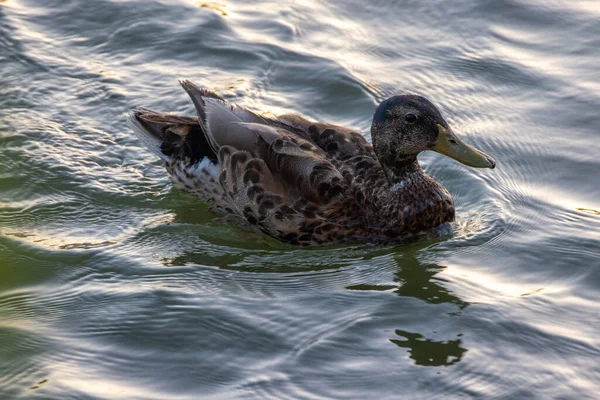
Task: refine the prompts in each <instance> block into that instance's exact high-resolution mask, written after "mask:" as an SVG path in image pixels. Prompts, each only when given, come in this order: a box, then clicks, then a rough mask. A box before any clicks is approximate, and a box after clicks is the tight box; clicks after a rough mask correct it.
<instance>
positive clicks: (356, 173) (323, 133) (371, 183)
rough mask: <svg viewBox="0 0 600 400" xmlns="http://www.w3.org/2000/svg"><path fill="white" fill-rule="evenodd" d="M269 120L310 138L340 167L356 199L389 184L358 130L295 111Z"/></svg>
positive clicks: (372, 152) (368, 195)
mask: <svg viewBox="0 0 600 400" xmlns="http://www.w3.org/2000/svg"><path fill="white" fill-rule="evenodd" d="M269 122H270V123H272V124H274V125H278V126H285V127H289V128H288V129H293V130H294V131H295V132H296V134H297V135H299V136H303V137H307V138H309V139H310V140H311V142H313V143H314V144H315V145H316V146H318V147H319V148H320V149H321V150H322V151H323V152H324V153H325V156H326V158H327V159H328V160H329V161H330V162H331V163H332V164H333V165H335V166H336V168H337V169H338V171H340V173H341V174H342V175H343V178H344V181H345V184H346V185H347V186H350V187H352V188H353V194H352V196H353V197H356V198H357V199H358V201H359V202H361V199H364V200H365V201H368V200H367V199H368V198H369V197H372V194H373V189H380V188H386V187H387V186H388V183H387V178H386V176H385V172H384V171H383V169H382V167H381V164H380V163H379V161H378V160H377V156H376V155H375V152H374V150H373V146H372V145H371V144H370V143H369V142H367V140H366V139H365V138H364V136H363V135H362V134H360V133H359V132H357V131H355V130H352V129H349V128H345V127H343V126H339V125H334V124H327V123H321V122H312V121H309V120H307V119H306V118H303V117H301V116H299V115H295V114H285V115H280V116H278V117H276V118H274V119H270V120H269ZM359 192H362V193H359Z"/></svg>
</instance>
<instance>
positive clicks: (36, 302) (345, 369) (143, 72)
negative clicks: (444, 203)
mask: <svg viewBox="0 0 600 400" xmlns="http://www.w3.org/2000/svg"><path fill="white" fill-rule="evenodd" d="M599 21H600V4H599V3H598V2H597V1H596V0H587V1H586V0H578V1H558V0H550V1H549V0H471V1H469V0H465V1H454V2H428V1H412V0H404V1H391V0H380V1H373V2H371V1H369V2H366V1H359V0H351V1H333V2H330V1H320V0H296V1H282V2H280V1H277V2H275V1H273V2H263V3H255V2H244V1H241V0H240V1H237V0H232V1H226V2H213V3H202V2H198V1H193V0H178V1H154V0H149V1H140V0H99V1H84V0H69V1H66V0H61V1H57V0H55V1H52V0H44V1H40V0H36V1H34V0H2V1H0V399H38V398H39V399H198V398H211V399H266V398H270V399H296V398H297V399H342V398H343V399H350V398H353V399H367V398H373V399H396V398H407V399H408V398H410V399H413V398H414V399H437V398H440V399H441V398H486V399H488V398H500V399H517V398H527V399H534V398H539V399H549V398H560V399H568V398H572V399H581V398H598V397H597V396H598V393H600V362H599V360H600V338H599V337H600V335H599V331H600V312H599V309H600V308H599V301H600V294H599V289H600V200H599V199H600V178H599V173H600V156H599V154H600V141H599V140H598V138H599V132H600V72H599V69H598V62H599V61H600V22H599ZM178 78H187V79H191V80H193V81H195V82H197V83H198V84H199V85H202V86H206V87H209V88H211V89H213V90H215V91H217V92H219V93H220V94H222V95H223V96H225V97H226V98H227V99H230V100H234V101H235V102H237V103H239V104H241V105H244V106H247V107H250V108H252V109H256V110H259V111H270V112H273V113H281V112H289V111H294V112H298V113H301V114H303V115H305V116H308V117H310V118H313V119H320V120H324V121H328V122H333V123H337V124H342V125H348V126H352V127H356V128H357V129H361V130H362V131H363V132H365V133H366V134H367V135H368V131H369V129H368V128H369V125H370V119H371V116H372V114H373V111H374V108H375V106H376V104H377V103H378V102H379V101H381V100H383V99H385V98H387V97H389V96H391V95H393V94H398V93H406V92H413V93H420V94H423V95H425V96H427V97H428V98H430V99H431V100H433V101H434V102H435V103H436V104H438V105H439V106H440V107H441V109H442V110H443V112H444V114H445V115H446V117H447V119H448V120H449V121H450V122H451V124H452V125H453V126H454V128H455V131H459V132H462V133H463V135H464V136H465V137H466V138H467V140H468V141H470V142H471V143H474V144H475V145H476V146H477V147H479V148H481V149H482V150H484V151H486V152H488V153H490V154H492V155H493V156H495V157H496V159H497V160H498V167H497V168H496V169H495V170H473V169H469V168H467V167H465V166H463V165H460V164H458V163H456V162H454V161H452V160H450V159H447V158H444V157H442V156H439V155H437V154H433V153H432V154H423V155H422V156H421V157H420V160H421V163H422V164H423V165H424V167H425V169H426V170H427V172H428V173H429V174H431V175H432V176H433V177H434V178H435V179H436V180H438V181H440V182H441V183H443V184H444V185H445V186H446V187H447V188H448V189H449V191H450V192H451V193H452V195H453V196H454V199H455V203H456V207H457V221H456V223H455V224H454V226H453V228H454V234H453V235H450V236H444V237H440V238H438V239H435V240H429V241H424V242H419V243H415V244H410V245H405V246H367V245H352V246H349V245H346V246H331V247H325V248H313V249H299V248H295V247H290V246H284V245H281V244H278V243H275V242H274V241H272V240H271V239H268V238H265V237H264V236H261V235H260V234H256V233H252V232H248V231H246V230H245V229H243V228H240V227H237V226H236V225H233V224H230V223H227V222H226V221H223V220H222V219H220V218H219V217H218V216H216V215H214V214H212V213H211V211H210V210H209V209H208V207H207V206H206V205H204V204H202V203H200V202H199V201H197V200H195V199H194V198H192V197H190V196H188V195H185V194H183V193H179V192H176V191H174V190H172V189H171V186H170V183H169V182H168V179H167V175H166V173H165V171H164V170H163V168H162V166H161V165H160V162H159V161H158V160H157V159H156V157H154V156H153V155H151V154H150V153H149V152H148V151H147V150H145V149H144V148H143V147H142V145H141V144H140V143H139V142H138V141H137V139H136V138H135V137H134V136H133V135H132V133H131V131H130V129H129V128H128V127H127V125H126V113H127V111H128V110H129V109H131V108H132V107H134V106H145V107H149V108H154V109H158V110H163V111H173V112H179V113H187V114H193V112H194V110H193V107H192V106H191V103H190V101H189V100H188V98H187V97H186V95H185V93H184V92H183V91H182V90H181V89H180V87H179V86H178V84H177V79H178ZM369 139H370V138H369Z"/></svg>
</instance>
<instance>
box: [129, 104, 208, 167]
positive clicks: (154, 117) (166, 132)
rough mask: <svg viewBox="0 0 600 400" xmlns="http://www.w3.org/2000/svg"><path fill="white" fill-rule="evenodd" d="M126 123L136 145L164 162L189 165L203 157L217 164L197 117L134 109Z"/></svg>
mask: <svg viewBox="0 0 600 400" xmlns="http://www.w3.org/2000/svg"><path fill="white" fill-rule="evenodd" d="M129 121H130V124H131V127H132V128H133V131H134V133H135V135H136V136H137V137H138V138H139V139H140V141H141V142H142V143H144V145H145V146H146V147H147V148H148V149H149V150H150V151H152V152H153V153H154V154H156V155H157V156H159V157H160V158H162V159H163V160H164V161H166V162H173V161H175V160H184V161H185V162H186V164H189V165H191V164H194V163H196V162H198V161H201V160H202V159H203V158H204V157H207V158H208V159H209V160H210V161H211V162H213V163H216V162H217V155H216V154H215V152H214V151H213V150H212V149H211V147H210V146H209V144H208V141H207V139H206V136H205V134H204V131H203V130H202V127H201V126H200V123H199V120H198V118H197V117H186V116H178V115H169V114H160V113H157V112H155V111H152V110H148V109H144V108H137V109H134V110H133V111H131V113H130V116H129Z"/></svg>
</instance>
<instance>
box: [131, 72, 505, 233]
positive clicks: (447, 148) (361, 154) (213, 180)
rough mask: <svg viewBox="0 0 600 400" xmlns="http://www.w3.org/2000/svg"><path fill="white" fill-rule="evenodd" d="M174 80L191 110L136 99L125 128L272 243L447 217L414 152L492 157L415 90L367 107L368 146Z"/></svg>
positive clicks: (194, 189)
mask: <svg viewBox="0 0 600 400" xmlns="http://www.w3.org/2000/svg"><path fill="white" fill-rule="evenodd" d="M181 84H182V86H183V88H184V89H185V90H186V92H187V93H188V94H189V95H190V97H191V98H192V101H193V102H194V105H195V107H196V109H197V111H198V117H182V116H176V115H168V114H160V113H156V112H153V111H150V110H146V109H136V110H134V111H133V112H132V115H131V122H132V125H133V128H134V131H135V132H136V134H137V135H138V136H139V137H140V139H141V140H142V141H143V142H144V143H145V144H146V145H147V146H148V147H149V148H150V149H151V150H153V151H154V152H155V153H156V154H157V155H159V156H160V157H161V158H162V159H163V160H164V161H165V165H166V168H167V171H168V172H169V174H170V176H171V180H172V182H173V184H174V185H175V186H176V187H177V188H179V189H182V190H184V191H187V192H189V193H192V194H194V195H196V196H198V197H199V198H200V199H202V200H204V201H207V202H209V203H211V204H213V205H215V206H216V207H217V208H219V209H222V210H225V211H227V212H230V213H234V214H236V215H238V216H240V217H242V218H244V219H245V220H246V221H248V222H249V223H250V224H253V225H255V226H256V227H257V228H258V229H260V230H261V231H263V232H264V233H266V234H267V235H270V236H272V237H275V238H277V239H279V240H281V241H283V242H287V243H291V244H300V245H314V244H323V243H335V242H340V241H371V242H390V241H399V240H403V239H404V238H407V237H409V236H413V235H417V234H420V233H423V232H427V231H430V230H431V229H433V228H435V227H437V226H439V225H441V224H443V223H445V222H449V221H452V220H453V219H454V206H453V203H452V198H451V197H450V194H449V193H448V191H446V189H444V187H442V186H441V185H440V184H439V183H437V182H436V181H434V180H433V179H432V178H430V177H429V176H428V175H427V174H425V173H424V172H423V170H422V169H421V167H420V166H419V163H418V161H417V158H416V156H417V154H418V153H419V152H420V151H423V150H428V149H431V150H436V151H439V152H442V153H444V154H447V155H449V156H451V157H453V158H457V159H461V157H462V159H461V161H463V162H465V163H468V164H470V165H474V166H480V167H481V166H484V167H485V166H487V167H492V168H493V166H494V165H495V162H494V161H493V160H492V159H491V158H490V157H489V156H487V155H485V154H483V153H480V152H477V151H475V150H473V149H470V148H467V150H468V151H470V152H471V153H468V154H467V153H464V152H465V151H466V150H465V148H463V147H460V148H459V147H456V148H454V147H453V146H454V144H456V143H458V145H456V146H459V145H460V146H466V145H464V143H462V142H460V141H458V142H456V141H457V140H458V139H457V138H456V137H455V136H454V135H453V133H452V132H451V130H450V128H449V127H448V125H447V123H446V122H445V121H444V119H443V118H442V116H441V115H440V113H439V111H438V110H437V109H436V108H435V106H433V104H431V103H430V102H429V101H427V100H426V99H424V98H422V97H419V96H396V97H393V98H391V99H388V100H386V101H385V102H383V103H382V104H381V105H380V106H379V107H378V109H377V111H376V113H375V116H374V119H373V125H372V137H373V146H372V145H371V144H369V143H368V142H367V141H366V140H365V138H364V137H363V136H362V135H361V134H360V133H358V132H355V131H353V130H351V129H347V128H343V127H340V126H336V125H331V124H324V123H316V122H311V121H309V120H307V119H305V118H303V117H300V116H298V115H291V114H290V115H282V116H279V117H263V116H260V115H257V114H255V113H253V112H251V111H248V110H246V109H243V108H241V107H237V106H235V105H231V104H228V103H226V102H225V101H224V100H223V99H221V98H220V97H219V96H217V95H216V94H214V93H212V92H210V91H207V90H205V89H200V88H197V87H196V86H195V85H193V84H192V83H191V82H188V81H183V82H181ZM448 138H449V139H448ZM461 152H462V153H461ZM474 152H477V153H474ZM465 154H467V155H466V156H465ZM482 157H483V158H485V160H483V159H482ZM486 163H487V164H486ZM475 164H478V165H475Z"/></svg>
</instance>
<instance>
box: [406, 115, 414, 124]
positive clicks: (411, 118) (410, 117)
mask: <svg viewBox="0 0 600 400" xmlns="http://www.w3.org/2000/svg"><path fill="white" fill-rule="evenodd" d="M404 120H405V121H406V122H408V123H409V124H414V123H415V122H417V116H416V115H415V114H406V115H405V116H404Z"/></svg>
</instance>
